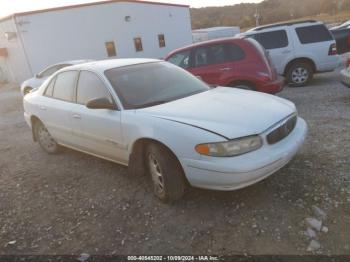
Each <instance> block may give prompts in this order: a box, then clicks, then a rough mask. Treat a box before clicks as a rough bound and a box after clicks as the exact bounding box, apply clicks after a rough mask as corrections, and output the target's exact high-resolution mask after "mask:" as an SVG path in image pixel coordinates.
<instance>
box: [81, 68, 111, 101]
mask: <svg viewBox="0 0 350 262" xmlns="http://www.w3.org/2000/svg"><path fill="white" fill-rule="evenodd" d="M95 98H108V99H109V100H110V102H111V103H112V99H111V95H110V93H109V92H108V90H107V88H106V86H105V85H104V83H103V82H102V80H101V79H100V78H99V77H98V76H97V75H95V74H94V73H92V72H88V71H82V72H81V73H80V75H79V81H78V85H77V103H78V104H82V105H86V104H87V102H88V101H90V100H91V99H95Z"/></svg>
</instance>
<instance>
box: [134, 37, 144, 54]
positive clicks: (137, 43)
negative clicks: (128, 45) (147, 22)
mask: <svg viewBox="0 0 350 262" xmlns="http://www.w3.org/2000/svg"><path fill="white" fill-rule="evenodd" d="M134 44H135V50H136V52H141V51H143V48H142V40H141V37H136V38H134Z"/></svg>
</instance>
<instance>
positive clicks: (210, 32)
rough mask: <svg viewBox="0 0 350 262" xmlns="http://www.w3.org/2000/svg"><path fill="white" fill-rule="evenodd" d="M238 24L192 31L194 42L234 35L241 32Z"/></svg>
mask: <svg viewBox="0 0 350 262" xmlns="http://www.w3.org/2000/svg"><path fill="white" fill-rule="evenodd" d="M240 31H241V30H240V28H239V27H238V26H217V27H209V28H202V29H196V30H193V31H192V37H193V42H194V43H197V42H203V41H207V40H212V39H216V38H223V37H233V36H235V35H237V34H239V33H240Z"/></svg>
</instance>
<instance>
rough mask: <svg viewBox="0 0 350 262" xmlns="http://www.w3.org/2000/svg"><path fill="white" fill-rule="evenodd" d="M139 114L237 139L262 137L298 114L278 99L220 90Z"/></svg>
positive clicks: (269, 96)
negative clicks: (294, 114)
mask: <svg viewBox="0 0 350 262" xmlns="http://www.w3.org/2000/svg"><path fill="white" fill-rule="evenodd" d="M137 112H140V113H144V114H147V115H151V116H153V117H157V118H162V119H166V120H170V121H176V122H180V123H183V124H187V125H191V126H195V127H198V128H201V129H205V130H208V131H210V132H213V133H216V134H219V135H221V136H223V137H225V138H227V139H234V138H238V137H244V136H249V135H255V134H261V133H262V132H264V131H266V130H267V129H268V128H270V127H272V126H273V125H275V124H276V123H278V122H280V121H281V120H283V119H285V118H286V117H288V116H289V115H291V114H293V113H295V112H296V108H295V105H294V104H293V103H292V102H290V101H288V100H285V99H282V98H279V97H276V96H272V95H268V94H263V93H258V92H253V91H246V90H241V89H236V88H228V87H218V88H215V89H211V90H209V91H207V92H203V93H200V94H197V95H193V96H189V97H186V98H183V99H179V100H175V101H172V102H169V103H165V104H161V105H157V106H153V107H148V108H143V109H139V110H137Z"/></svg>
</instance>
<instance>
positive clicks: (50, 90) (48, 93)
mask: <svg viewBox="0 0 350 262" xmlns="http://www.w3.org/2000/svg"><path fill="white" fill-rule="evenodd" d="M55 81H56V77H55V78H54V79H52V80H51V81H50V83H49V85H48V86H47V88H46V90H45V95H46V96H50V97H51V96H53V87H54V85H55Z"/></svg>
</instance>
